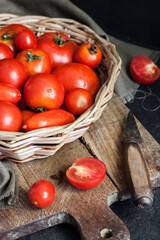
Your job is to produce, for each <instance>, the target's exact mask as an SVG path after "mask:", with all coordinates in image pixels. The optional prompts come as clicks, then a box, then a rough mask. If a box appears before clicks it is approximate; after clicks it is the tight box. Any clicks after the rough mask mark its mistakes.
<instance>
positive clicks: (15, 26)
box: [2, 24, 29, 34]
mask: <svg viewBox="0 0 160 240" xmlns="http://www.w3.org/2000/svg"><path fill="white" fill-rule="evenodd" d="M2 29H3V30H5V29H7V30H8V29H9V30H10V31H12V32H13V33H14V34H15V33H18V32H20V31H22V30H24V29H29V28H28V27H26V26H24V25H22V24H9V25H6V26H5V27H3V28H2Z"/></svg>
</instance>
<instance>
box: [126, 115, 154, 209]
mask: <svg viewBox="0 0 160 240" xmlns="http://www.w3.org/2000/svg"><path fill="white" fill-rule="evenodd" d="M122 139H123V140H122V145H123V153H124V161H123V164H124V178H125V181H126V185H127V188H128V190H129V192H130V195H131V197H132V199H133V202H134V203H135V205H136V206H137V207H139V208H147V207H151V206H152V204H153V198H154V196H153V192H152V187H151V182H150V178H149V172H148V169H147V165H146V162H145V159H144V156H143V154H142V151H141V143H142V138H141V135H140V132H139V130H138V127H137V124H136V121H135V119H134V116H133V114H132V112H131V111H130V112H129V113H128V116H127V119H126V124H125V127H124V130H123V137H122Z"/></svg>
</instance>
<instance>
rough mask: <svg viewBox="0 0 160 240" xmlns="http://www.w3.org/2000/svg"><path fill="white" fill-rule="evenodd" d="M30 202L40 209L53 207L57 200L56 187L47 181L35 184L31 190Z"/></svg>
mask: <svg viewBox="0 0 160 240" xmlns="http://www.w3.org/2000/svg"><path fill="white" fill-rule="evenodd" d="M28 195H29V201H30V202H31V203H32V205H34V206H35V207H38V208H44V207H48V206H49V205H51V203H52V202H53V201H54V198H55V188H54V185H53V184H52V183H51V182H49V181H47V180H39V181H37V182H35V183H34V184H33V185H32V186H31V188H30V190H29V194H28Z"/></svg>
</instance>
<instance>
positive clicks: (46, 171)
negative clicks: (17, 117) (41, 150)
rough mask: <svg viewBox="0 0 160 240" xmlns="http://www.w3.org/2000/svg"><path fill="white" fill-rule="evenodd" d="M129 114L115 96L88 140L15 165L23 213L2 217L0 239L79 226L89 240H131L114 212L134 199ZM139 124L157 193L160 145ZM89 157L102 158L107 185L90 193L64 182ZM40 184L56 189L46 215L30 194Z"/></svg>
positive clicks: (0, 214)
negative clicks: (126, 168) (126, 132)
mask: <svg viewBox="0 0 160 240" xmlns="http://www.w3.org/2000/svg"><path fill="white" fill-rule="evenodd" d="M128 111H129V110H128V109H127V108H126V107H125V106H124V104H123V103H122V102H121V100H119V98H117V97H116V96H115V95H114V97H113V98H112V100H111V101H110V102H109V104H108V106H107V107H106V109H105V110H104V112H103V114H102V116H101V117H100V119H99V120H98V121H97V122H95V123H94V124H93V125H92V126H91V127H90V128H89V130H88V131H87V132H86V133H85V134H84V135H83V137H81V138H80V139H78V140H76V141H74V142H72V143H68V144H66V145H65V146H63V147H62V148H61V149H60V150H59V151H58V152H57V153H56V154H55V155H53V156H50V157H48V158H45V159H41V160H34V161H31V162H28V163H23V164H16V163H15V166H16V169H17V173H18V176H19V183H20V194H19V200H20V203H19V206H18V207H14V208H11V209H6V210H3V211H0V219H1V224H0V239H2V240H3V239H6V240H12V239H17V238H20V237H22V236H25V235H28V234H31V233H34V232H37V231H39V230H42V229H45V228H48V227H51V226H53V225H56V224H59V223H63V222H67V223H70V224H72V225H74V226H75V227H76V228H77V229H78V230H79V232H80V234H81V236H82V239H85V240H96V239H98V240H102V239H109V238H112V239H113V240H123V239H124V240H128V239H130V234H129V231H128V229H127V228H126V226H125V225H124V223H123V222H122V221H121V220H120V219H119V218H118V217H117V216H116V215H115V214H114V213H113V212H112V211H111V209H110V207H109V206H110V205H111V204H112V203H114V202H116V201H118V200H124V199H126V198H129V197H130V195H129V194H128V192H127V189H126V184H125V180H124V175H123V153H122V142H121V133H122V130H123V121H124V117H126V115H127V114H128ZM137 124H138V127H139V130H140V132H141V135H142V139H143V143H142V149H141V150H142V153H143V155H144V158H145V160H146V165H147V168H148V170H149V177H150V179H151V184H152V188H157V187H159V186H160V172H159V171H158V169H159V168H157V165H156V163H157V161H158V160H157V159H158V158H159V144H158V143H157V142H156V141H155V140H154V139H153V138H152V137H151V135H150V134H149V133H148V132H147V131H146V130H145V129H144V128H143V126H142V125H141V124H140V123H139V122H138V121H137ZM85 156H93V157H96V158H99V159H100V160H102V161H103V162H104V163H105V164H106V167H107V175H106V177H105V179H104V181H103V182H102V183H101V184H100V185H99V186H98V187H96V188H94V189H90V190H80V189H77V188H75V187H73V186H71V184H70V183H69V182H68V181H67V179H66V176H65V171H66V169H67V168H68V167H69V166H70V165H71V164H72V163H73V161H74V160H75V159H76V158H79V157H85ZM60 173H61V174H60ZM53 175H56V176H59V180H55V179H53V177H52V176H53ZM39 179H47V180H49V181H51V182H52V183H53V184H54V186H55V189H56V197H55V200H54V202H53V203H52V204H51V205H50V206H49V207H47V208H44V209H38V208H35V207H33V206H32V205H31V204H30V203H29V200H28V190H29V188H30V187H31V185H32V184H33V183H34V182H35V181H37V180H39Z"/></svg>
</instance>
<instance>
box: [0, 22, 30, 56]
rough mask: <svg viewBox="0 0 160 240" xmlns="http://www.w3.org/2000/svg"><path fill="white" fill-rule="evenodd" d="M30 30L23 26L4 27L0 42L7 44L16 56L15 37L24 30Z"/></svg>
mask: <svg viewBox="0 0 160 240" xmlns="http://www.w3.org/2000/svg"><path fill="white" fill-rule="evenodd" d="M24 29H29V28H27V27H25V26H24V25H22V24H10V25H7V26H5V27H3V28H2V29H1V30H0V42H1V43H4V44H6V45H7V46H8V47H10V48H11V50H12V51H13V52H14V53H15V54H16V52H17V50H16V46H15V39H14V38H15V35H16V34H17V33H18V32H20V31H22V30H24Z"/></svg>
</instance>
